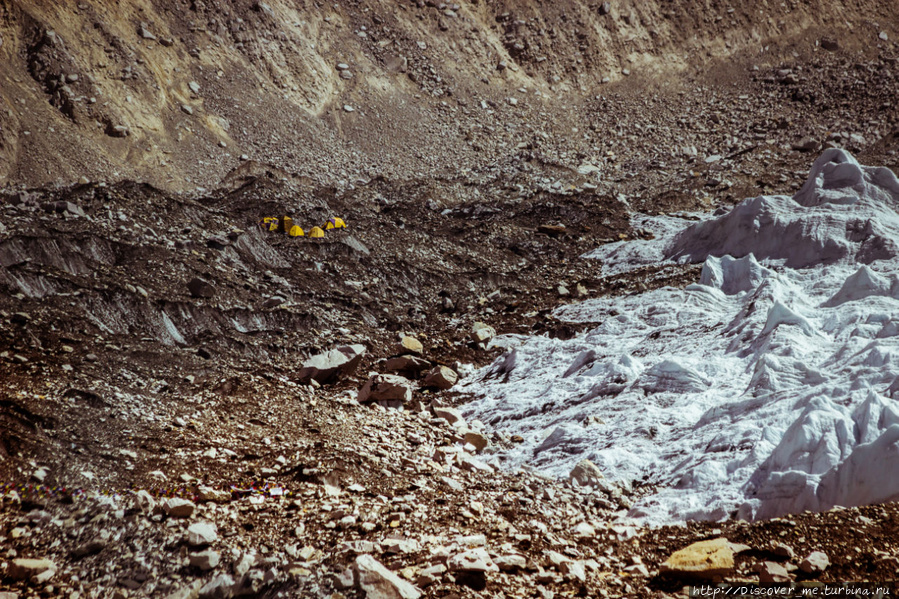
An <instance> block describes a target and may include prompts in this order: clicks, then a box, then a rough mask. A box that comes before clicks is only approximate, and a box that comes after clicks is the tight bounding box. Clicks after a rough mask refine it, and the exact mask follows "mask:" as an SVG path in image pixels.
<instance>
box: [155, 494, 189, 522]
mask: <svg viewBox="0 0 899 599" xmlns="http://www.w3.org/2000/svg"><path fill="white" fill-rule="evenodd" d="M196 509H197V506H196V505H194V502H193V501H189V500H187V499H182V498H181V497H172V498H171V499H166V500H165V503H163V504H162V510H163V511H164V512H165V513H166V514H168V515H169V516H171V517H172V518H190V517H191V516H192V515H193V513H194V510H196Z"/></svg>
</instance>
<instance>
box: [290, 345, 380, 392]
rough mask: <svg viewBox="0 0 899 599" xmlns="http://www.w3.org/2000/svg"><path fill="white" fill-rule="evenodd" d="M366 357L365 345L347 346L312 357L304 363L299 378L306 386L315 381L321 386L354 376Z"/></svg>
mask: <svg viewBox="0 0 899 599" xmlns="http://www.w3.org/2000/svg"><path fill="white" fill-rule="evenodd" d="M364 355H365V346H364V345H346V346H343V347H338V348H337V349H332V350H331V351H328V352H325V353H323V354H318V355H316V356H312V357H311V358H309V359H308V360H306V361H305V362H303V367H302V368H301V369H300V374H299V375H298V378H299V380H300V382H301V383H303V384H304V385H308V384H309V383H310V382H312V381H313V380H314V381H316V382H317V383H319V384H320V385H324V384H326V383H330V382H332V381H335V380H337V379H338V378H339V377H341V376H349V375H350V374H352V373H353V372H354V371H355V370H356V368H357V367H358V366H359V363H360V362H361V361H362V356H364Z"/></svg>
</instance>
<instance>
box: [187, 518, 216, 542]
mask: <svg viewBox="0 0 899 599" xmlns="http://www.w3.org/2000/svg"><path fill="white" fill-rule="evenodd" d="M216 539H218V529H217V528H216V526H215V524H213V523H212V522H194V523H193V524H191V525H190V526H189V527H188V528H187V544H188V545H190V546H191V547H203V546H205V545H211V544H212V543H214V542H215V541H216Z"/></svg>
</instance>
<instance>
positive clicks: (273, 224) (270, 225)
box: [268, 218, 278, 231]
mask: <svg viewBox="0 0 899 599" xmlns="http://www.w3.org/2000/svg"><path fill="white" fill-rule="evenodd" d="M268 230H269V231H277V230H278V219H277V218H273V219H272V220H270V221H269V223H268Z"/></svg>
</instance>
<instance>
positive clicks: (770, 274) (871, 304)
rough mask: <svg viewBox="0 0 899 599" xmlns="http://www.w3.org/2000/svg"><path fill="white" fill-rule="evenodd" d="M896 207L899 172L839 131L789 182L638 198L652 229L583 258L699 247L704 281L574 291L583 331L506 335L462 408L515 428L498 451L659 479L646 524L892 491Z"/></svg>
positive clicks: (528, 462)
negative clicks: (741, 192) (657, 201)
mask: <svg viewBox="0 0 899 599" xmlns="http://www.w3.org/2000/svg"><path fill="white" fill-rule="evenodd" d="M897 211H899V181H897V178H896V176H895V174H894V173H893V172H892V171H890V170H889V169H886V168H872V167H866V166H862V165H860V164H859V163H858V162H857V161H856V160H855V159H854V157H852V156H851V155H850V154H848V153H847V152H845V151H843V150H839V149H829V150H827V151H825V152H824V153H823V154H822V155H821V156H820V157H819V158H818V159H817V160H816V161H815V163H814V165H813V166H812V169H811V172H810V174H809V177H808V180H807V181H806V182H805V184H804V185H803V186H802V188H801V189H800V190H799V191H798V192H797V193H796V194H795V195H794V196H792V197H788V196H760V197H756V198H750V199H747V200H744V201H743V202H741V203H739V204H737V205H736V206H734V207H733V208H732V209H730V210H721V209H719V211H717V212H716V213H714V214H706V215H702V216H701V217H700V219H699V220H698V221H695V220H687V219H678V218H675V217H671V216H661V217H647V216H645V215H640V216H635V217H634V218H635V221H638V222H636V223H635V224H639V226H641V227H643V228H650V229H652V230H654V231H655V232H656V234H657V236H656V239H654V240H640V241H624V242H617V243H613V244H608V245H606V246H602V247H600V248H598V249H596V250H595V251H593V252H591V253H590V254H588V255H587V256H586V258H590V259H597V260H601V261H602V265H603V269H604V271H605V272H608V273H624V272H627V271H628V270H631V269H636V268H639V267H642V266H645V265H647V264H658V263H659V262H660V261H662V262H665V261H668V262H672V263H697V264H699V263H701V264H702V271H701V274H700V276H699V280H698V281H697V282H696V283H694V284H691V285H688V286H687V287H686V288H683V289H675V288H671V287H665V288H661V289H655V290H651V291H645V292H643V293H640V294H634V295H627V296H623V297H605V298H598V299H591V300H587V301H583V302H580V303H576V304H569V305H566V306H563V307H561V308H559V309H558V310H557V311H556V313H555V317H556V318H558V319H560V320H562V321H565V322H569V323H583V324H584V327H585V329H584V331H583V332H582V333H581V334H579V335H577V336H575V337H574V338H572V339H568V340H559V339H551V338H549V337H546V336H538V337H526V336H518V335H509V336H504V338H502V339H500V340H499V343H501V344H502V345H503V346H504V347H506V348H509V349H508V350H507V352H506V353H505V354H504V355H503V356H501V357H500V358H498V359H497V360H496V361H495V362H494V363H493V364H491V365H489V366H487V367H485V368H483V369H480V370H478V371H477V372H475V373H474V374H472V375H471V376H469V377H467V378H466V379H465V380H464V381H463V384H462V388H461V389H462V390H463V391H464V392H466V393H468V394H470V395H471V396H472V397H473V400H472V401H471V402H470V403H468V404H466V405H465V406H464V407H463V411H464V413H465V415H466V416H467V417H469V418H477V419H480V420H481V421H483V422H485V423H486V424H487V425H488V426H489V427H491V428H492V429H493V430H496V431H500V432H503V433H505V434H508V435H513V434H514V435H520V436H521V437H523V439H524V441H523V442H522V443H518V444H515V445H513V446H511V448H507V449H501V450H499V451H497V452H496V453H494V454H492V455H491V456H490V459H491V460H493V462H494V463H496V464H498V465H499V466H500V467H502V468H508V469H514V468H517V467H522V466H531V467H534V468H536V469H537V470H539V471H542V472H544V473H546V474H547V475H550V476H556V477H564V476H567V474H568V473H569V472H570V470H571V469H572V467H573V466H574V465H575V464H577V462H579V461H580V460H582V459H585V458H586V459H589V460H591V461H592V462H594V463H595V464H596V465H597V466H598V467H599V468H600V469H601V470H602V472H603V473H604V475H605V477H606V478H608V479H611V480H613V481H615V480H617V481H621V482H623V483H625V484H627V485H630V484H633V483H634V482H636V483H641V484H643V485H649V487H647V488H651V489H652V491H651V492H650V493H649V494H647V495H645V496H643V497H642V498H640V499H639V500H638V501H637V502H636V503H635V504H634V506H633V508H632V509H631V510H630V512H629V515H630V516H631V517H632V518H635V519H637V520H638V521H640V522H643V523H646V524H651V525H662V524H670V523H677V522H683V521H685V520H721V519H725V518H728V517H738V518H743V519H746V520H754V519H762V518H771V517H776V516H781V515H784V514H789V513H797V512H801V511H804V510H812V511H823V510H827V509H829V508H831V507H833V506H837V505H840V506H852V505H865V504H871V503H877V502H883V501H890V500H896V499H899V404H897V401H896V400H894V399H893V397H894V395H896V394H897V393H899V276H897V273H899V269H897V267H899V247H897V240H899V212H897ZM597 323H598V324H597ZM896 399H897V400H899V395H896Z"/></svg>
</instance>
